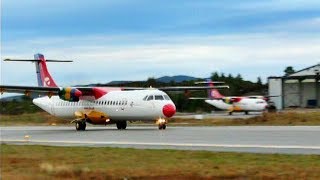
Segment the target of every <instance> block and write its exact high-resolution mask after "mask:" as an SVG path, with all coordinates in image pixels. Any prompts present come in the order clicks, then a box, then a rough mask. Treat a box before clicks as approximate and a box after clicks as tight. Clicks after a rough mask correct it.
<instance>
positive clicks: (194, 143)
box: [0, 126, 320, 154]
mask: <svg viewBox="0 0 320 180" xmlns="http://www.w3.org/2000/svg"><path fill="white" fill-rule="evenodd" d="M0 129H1V142H2V143H8V144H42V145H53V146H99V147H100V146H108V147H130V148H143V149H147V148H148V149H183V150H208V151H224V152H225V151H231V152H254V153H285V154H320V140H319V137H320V126H223V127H170V126H169V127H168V128H167V129H166V130H161V131H160V130H158V128H157V127H156V126H134V127H133V126H129V127H128V128H127V129H126V130H117V129H116V128H115V127H114V126H109V127H108V126H107V127H99V126H88V127H87V130H86V131H76V130H75V128H74V127H73V126H20V127H19V126H12V127H1V128H0Z"/></svg>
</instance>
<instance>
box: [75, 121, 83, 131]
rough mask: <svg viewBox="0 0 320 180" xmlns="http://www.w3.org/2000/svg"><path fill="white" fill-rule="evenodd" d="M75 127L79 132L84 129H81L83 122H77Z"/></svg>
mask: <svg viewBox="0 0 320 180" xmlns="http://www.w3.org/2000/svg"><path fill="white" fill-rule="evenodd" d="M75 125H76V130H77V131H80V130H81V128H82V127H81V122H76V124H75Z"/></svg>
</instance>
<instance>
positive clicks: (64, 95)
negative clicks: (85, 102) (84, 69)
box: [59, 87, 82, 102]
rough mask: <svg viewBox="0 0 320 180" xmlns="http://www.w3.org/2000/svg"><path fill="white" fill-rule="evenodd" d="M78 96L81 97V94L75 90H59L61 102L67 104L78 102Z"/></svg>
mask: <svg viewBox="0 0 320 180" xmlns="http://www.w3.org/2000/svg"><path fill="white" fill-rule="evenodd" d="M80 96H82V92H81V91H80V90H78V89H77V88H71V87H67V88H61V89H60V91H59V97H60V99H62V100H65V101H69V102H78V101H79V98H80Z"/></svg>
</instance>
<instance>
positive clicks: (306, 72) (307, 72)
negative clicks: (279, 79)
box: [283, 63, 320, 79]
mask: <svg viewBox="0 0 320 180" xmlns="http://www.w3.org/2000/svg"><path fill="white" fill-rule="evenodd" d="M317 73H320V63H319V64H316V65H314V66H310V67H307V68H305V69H302V70H300V71H297V72H295V73H293V74H290V75H288V76H284V77H283V78H286V79H296V78H315V76H316V75H317Z"/></svg>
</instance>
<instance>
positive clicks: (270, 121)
mask: <svg viewBox="0 0 320 180" xmlns="http://www.w3.org/2000/svg"><path fill="white" fill-rule="evenodd" d="M69 122H70V121H68V120H63V119H59V118H56V117H53V116H51V115H49V114H47V113H45V112H41V113H33V114H23V115H1V116H0V125H2V126H10V125H59V124H63V125H66V124H69ZM140 124H145V123H141V122H136V123H134V125H140ZM169 125H170V126H175V125H178V126H241V125H311V126H312V125H320V111H311V112H294V111H289V112H279V113H264V114H262V116H257V117H252V118H248V119H242V118H236V119H227V118H209V119H203V120H196V119H182V118H171V119H170V120H169Z"/></svg>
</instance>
